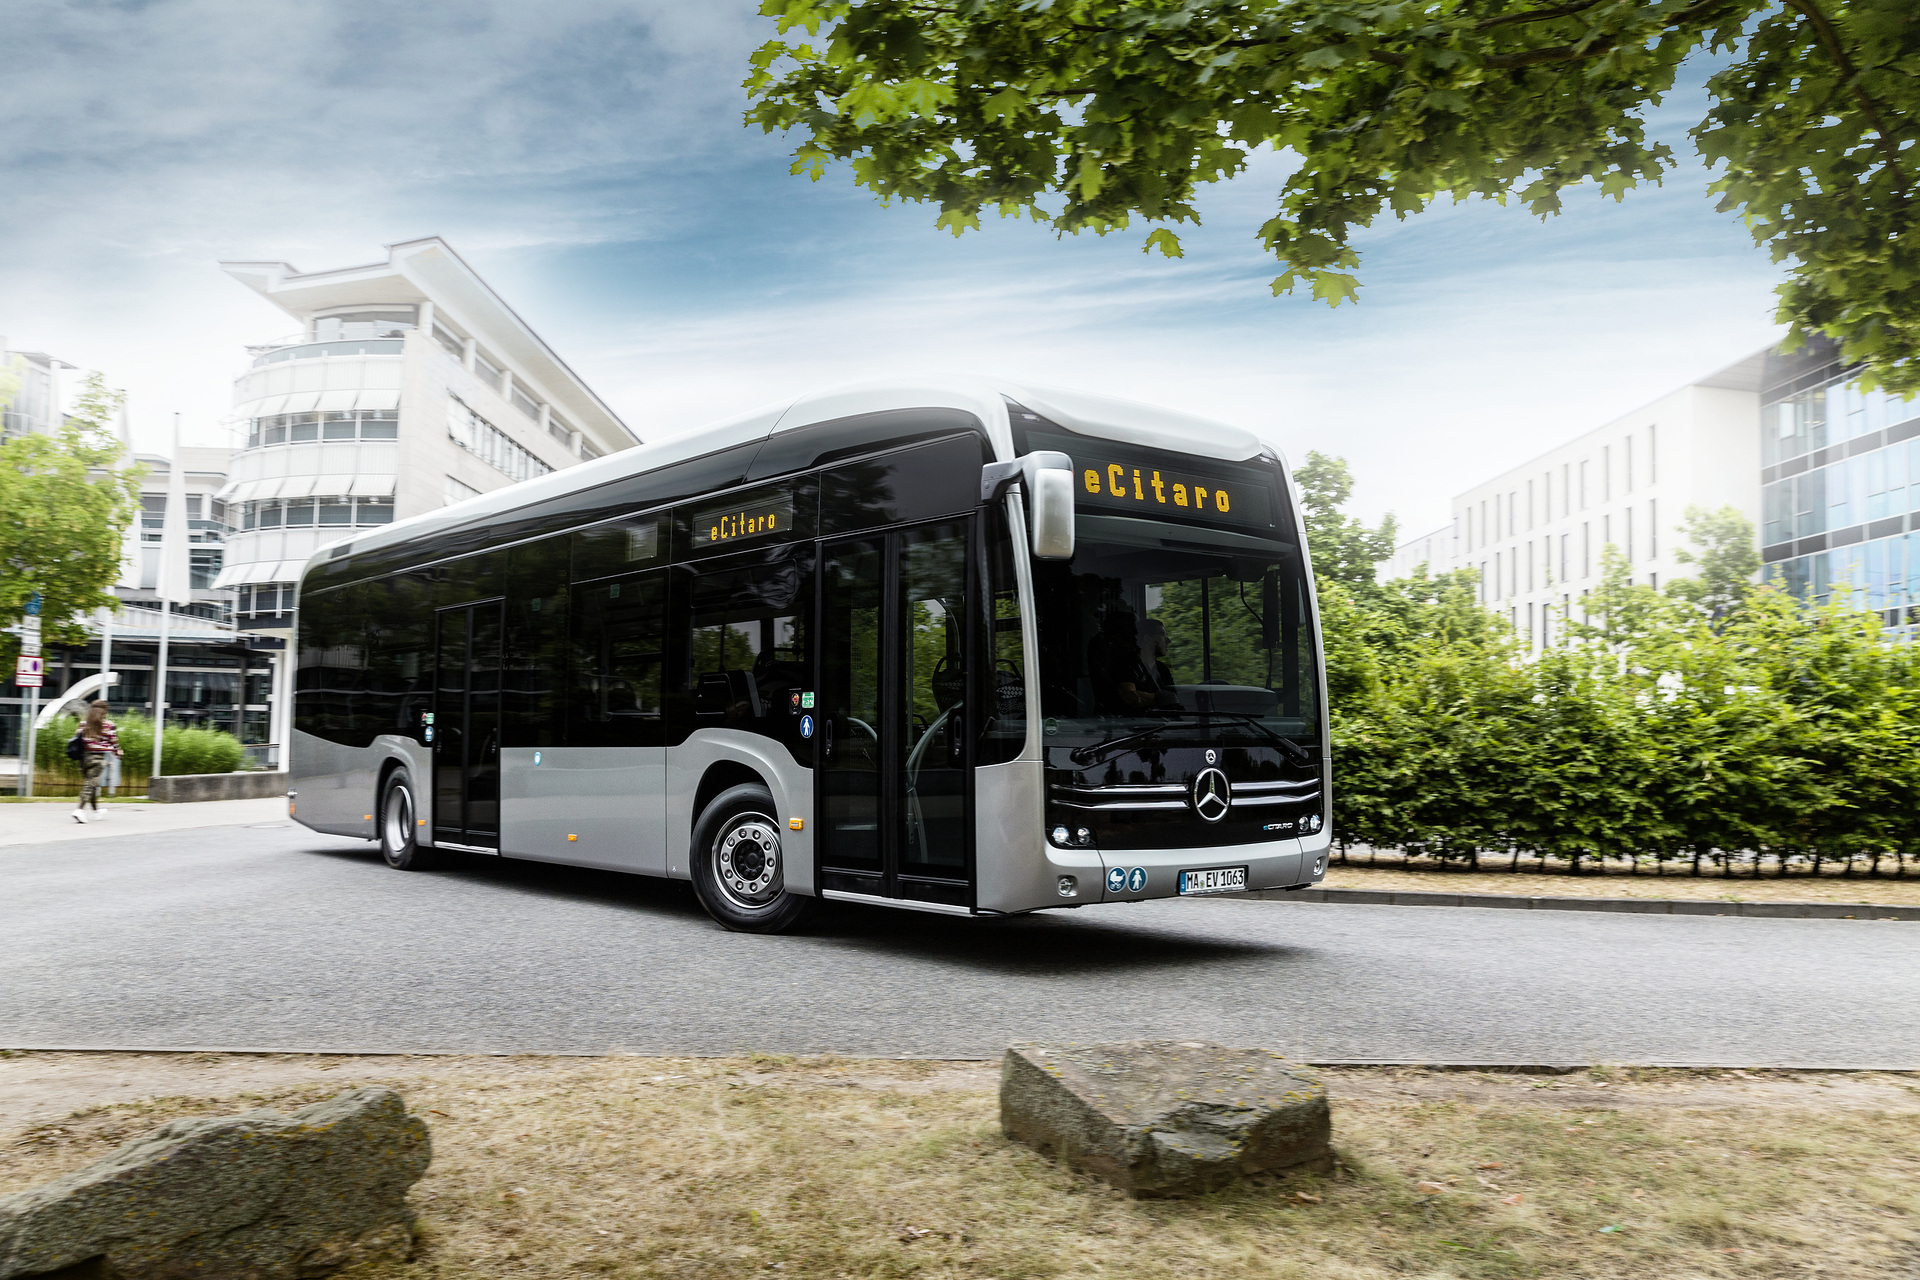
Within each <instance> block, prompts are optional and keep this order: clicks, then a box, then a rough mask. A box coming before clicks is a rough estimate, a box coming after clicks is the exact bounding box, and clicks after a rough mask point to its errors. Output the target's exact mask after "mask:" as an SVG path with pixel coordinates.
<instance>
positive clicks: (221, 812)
mask: <svg viewBox="0 0 1920 1280" xmlns="http://www.w3.org/2000/svg"><path fill="white" fill-rule="evenodd" d="M100 812H101V813H102V814H104V815H106V816H105V817H103V818H101V819H100V820H98V821H95V822H89V823H87V824H86V825H84V826H83V825H81V824H80V823H78V822H75V821H74V820H73V803H72V802H71V801H67V802H65V803H62V802H60V801H58V800H49V801H46V802H44V803H36V804H0V847H4V846H6V845H12V844H43V843H46V842H48V841H53V840H90V839H97V838H99V837H101V836H130V835H137V834H139V833H142V832H148V831H179V830H182V829H184V828H188V827H228V826H242V825H245V824H247V823H253V822H273V821H276V820H278V821H282V822H285V821H289V819H288V818H287V801H286V798H285V797H284V796H265V797H262V798H261V799H258V800H207V801H203V802H200V803H197V804H103V805H101V806H100Z"/></svg>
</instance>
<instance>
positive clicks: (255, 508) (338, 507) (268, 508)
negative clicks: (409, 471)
mask: <svg viewBox="0 0 1920 1280" xmlns="http://www.w3.org/2000/svg"><path fill="white" fill-rule="evenodd" d="M238 505H239V507H240V527H241V528H242V529H279V528H288V529H311V528H314V527H315V526H316V525H318V526H323V527H324V526H331V527H335V528H338V527H342V526H346V525H368V524H391V523H393V499H392V498H390V497H380V498H351V497H345V496H340V497H320V498H266V499H263V500H261V501H259V502H243V503H240V504H238Z"/></svg>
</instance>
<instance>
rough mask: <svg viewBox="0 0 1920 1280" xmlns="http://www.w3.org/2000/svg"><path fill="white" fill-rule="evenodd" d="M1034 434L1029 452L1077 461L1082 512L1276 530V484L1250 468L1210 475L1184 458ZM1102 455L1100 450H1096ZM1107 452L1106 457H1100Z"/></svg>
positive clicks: (1073, 437)
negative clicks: (1163, 458)
mask: <svg viewBox="0 0 1920 1280" xmlns="http://www.w3.org/2000/svg"><path fill="white" fill-rule="evenodd" d="M1041 436H1042V433H1040V432H1034V433H1031V434H1030V436H1029V445H1028V447H1029V448H1035V449H1058V450H1060V451H1061V452H1063V453H1065V454H1066V455H1067V456H1068V457H1070V458H1072V459H1073V468H1074V475H1075V477H1076V481H1075V484H1074V492H1075V494H1076V496H1077V498H1078V503H1077V505H1078V506H1080V507H1081V508H1082V509H1083V510H1085V509H1089V508H1098V509H1102V510H1109V511H1116V512H1125V513H1127V514H1129V515H1141V516H1144V515H1163V516H1170V517H1174V518H1177V519H1186V520H1191V521H1195V522H1202V523H1207V524H1217V525H1237V526H1241V527H1251V528H1261V529H1269V528H1272V527H1273V486H1272V481H1271V480H1268V479H1267V478H1266V477H1264V476H1262V475H1260V473H1258V472H1256V471H1253V470H1251V469H1243V468H1239V467H1235V468H1233V470H1234V472H1237V473H1238V474H1224V473H1223V474H1216V475H1211V476H1210V475H1206V474H1205V473H1204V472H1202V471H1200V470H1198V469H1196V468H1195V467H1194V466H1193V465H1192V460H1191V459H1186V458H1179V459H1176V460H1174V461H1173V462H1172V464H1171V465H1163V464H1162V463H1161V462H1160V461H1159V460H1158V459H1157V458H1156V457H1155V456H1154V455H1151V454H1146V453H1144V452H1141V451H1136V450H1127V451H1126V453H1125V455H1124V456H1123V455H1122V454H1121V452H1120V451H1119V450H1117V449H1114V450H1108V449H1104V448H1103V447H1102V445H1101V442H1099V441H1095V440H1087V439H1084V438H1081V437H1076V436H1061V435H1054V434H1052V433H1050V432H1049V433H1045V437H1044V439H1042V438H1041ZM1096 451H1098V452H1096ZM1102 453H1105V454H1106V455H1107V456H1104V457H1103V456H1101V454H1102Z"/></svg>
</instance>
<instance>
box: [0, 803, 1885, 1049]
mask: <svg viewBox="0 0 1920 1280" xmlns="http://www.w3.org/2000/svg"><path fill="white" fill-rule="evenodd" d="M371 848H372V847H371V846H370V845H367V844H363V843H360V842H357V841H346V840H340V839H335V838H332V837H327V836H317V835H314V834H313V833H311V832H309V831H306V830H305V829H304V828H300V827H295V826H293V825H291V824H290V823H285V822H269V823H264V824H261V825H258V826H254V827H219V828H207V829H201V830H193V831H173V832H158V833H142V834H136V835H130V836H124V837H123V836H114V837H106V838H100V839H90V840H85V841H74V842H70V843H61V844H44V845H15V846H11V847H6V848H0V1047H15V1048H23V1047H56V1046H57V1047H96V1048H111V1047H138V1048H230V1049H241V1048H254V1049H281V1050H311V1051H391V1052H428V1051H440V1050H445V1051H463V1052H604V1051H609V1050H623V1051H633V1052H643V1053H687V1054H706V1053H726V1052H733V1051H738V1050H745V1049H757V1050H763V1051H769V1052H786V1053H799V1052H840V1053H848V1054H875V1055H915V1056H920V1055H928V1056H935V1057H970V1058H984V1057H993V1056H996V1055H997V1054H998V1053H999V1052H1000V1050H1001V1049H1002V1048H1004V1047H1005V1045H1006V1044H1007V1043H1009V1042H1010V1041H1014V1040H1028V1039H1068V1040H1095V1039H1129V1038H1137V1037H1179V1038H1188V1037H1191V1038H1199V1039H1210V1040H1217V1041H1221V1042H1225V1043H1232V1044H1250V1045H1260V1046H1265V1047H1271V1048H1276V1049H1279V1050H1281V1051H1282V1052H1287V1053H1292V1054H1295V1055H1297V1056H1300V1057H1304V1058H1308V1059H1314V1060H1399V1061H1409V1060H1420V1061H1470V1062H1488V1063H1491V1062H1581V1063H1584V1062H1596V1061H1609V1062H1622V1063H1644V1062H1665V1063H1717V1064H1743V1065H1796V1066H1878V1067H1897V1068H1907V1069H1915V1068H1920V1017H1916V1016H1915V1012H1916V1009H1920V1003H1917V1002H1916V995H1915V993H1916V991H1920V924H1913V923H1879V922H1865V921H1832V920H1756V919H1740V918H1717V917H1687V916H1636V915H1620V916H1613V915H1602V914H1591V915H1590V914H1586V913H1568V912H1551V911H1537V912H1515V911H1494V910H1478V909H1472V908H1452V909H1449V908H1418V907H1373V906H1346V905H1338V904H1319V903H1298V902H1284V901H1282V902H1256V901H1233V900H1215V901H1207V902H1154V903H1141V904H1130V905H1115V906H1105V907H1088V908H1083V909H1081V910H1078V911H1063V912H1049V913H1045V914H1042V915H1038V916H1029V917H1023V918H1017V919H1007V920H991V921H968V920H955V919H948V918H945V917H940V916H931V915H923V914H918V913H909V912H894V911H882V910H873V909H863V908H849V907H835V908H832V909H830V910H828V911H826V912H823V913H822V915H821V916H820V917H817V918H816V920H815V922H814V923H813V924H812V925H811V926H810V927H809V929H808V931H807V932H805V933H803V934H800V935H797V936H787V937H772V938H763V937H751V936H744V935H739V934H729V933H725V932H722V931H721V930H720V929H718V928H716V927H715V926H714V925H712V924H711V923H710V922H709V921H708V920H707V918H706V917H705V916H704V915H702V914H701V912H700V910H699V907H698V905H697V904H696V903H695V902H694V900H693V897H692V894H691V893H690V892H689V891H688V890H687V889H686V888H685V886H683V885H677V884H669V883H666V882H661V881H652V880H645V879H639V878H634V877H625V876H617V875H611V874H603V873H598V872H585V871H578V870H574V869H571V868H559V867H548V866H541V865H538V864H532V863H517V862H501V861H497V860H493V859H474V860H472V861H471V862H468V863H466V864H464V865H463V866H461V867H459V868H457V869H454V870H450V871H444V872H435V873H429V874H402V873H400V872H396V871H390V870H388V869H387V868H386V867H385V866H383V865H382V864H381V862H380V860H379V858H378V857H377V856H376V855H375V854H374V853H373V852H372V851H371Z"/></svg>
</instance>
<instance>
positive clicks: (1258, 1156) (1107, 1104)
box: [1000, 1040, 1333, 1196]
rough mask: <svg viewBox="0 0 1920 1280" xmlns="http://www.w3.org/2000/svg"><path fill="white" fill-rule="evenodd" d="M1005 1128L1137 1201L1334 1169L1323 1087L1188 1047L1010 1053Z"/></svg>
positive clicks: (1022, 1048) (1233, 1055)
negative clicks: (1276, 1173)
mask: <svg viewBox="0 0 1920 1280" xmlns="http://www.w3.org/2000/svg"><path fill="white" fill-rule="evenodd" d="M1000 1124H1001V1127H1002V1128H1003V1129H1004V1130H1005V1131H1006V1134H1007V1136H1008V1137H1010V1138H1013V1139H1016V1140H1018V1141H1020V1142H1024V1143H1026V1144H1028V1145H1029V1146H1032V1147H1035V1148H1037V1149H1039V1150H1040V1151H1043V1152H1045V1153H1047V1154H1048V1155H1050V1156H1052V1157H1054V1158H1055V1159H1056V1160H1060V1161H1062V1162H1063V1163H1066V1164H1070V1165H1073V1166H1075V1167H1076V1168H1080V1169H1085V1170H1086V1171H1087V1172H1089V1173H1092V1174H1095V1175H1097V1176H1099V1177H1101V1178H1104V1179H1106V1180H1107V1181H1108V1182H1111V1183H1112V1184H1113V1185H1114V1186H1116V1187H1119V1188H1120V1189H1121V1190H1123V1191H1126V1192H1128V1193H1130V1194H1132V1195H1136V1196H1169V1195H1182V1194H1187V1193H1191V1192H1198V1191H1206V1190H1209V1189H1211V1188H1214V1187H1218V1186H1221V1185H1223V1184H1225V1183H1227V1182H1230V1181H1232V1180H1233V1179H1234V1178H1237V1177H1240V1176H1242V1175H1244V1174H1249V1173H1259V1172H1262V1171H1265V1170H1274V1169H1301V1170H1308V1169H1313V1170H1326V1169H1329V1168H1331V1167H1332V1162H1333V1155H1332V1152H1331V1150H1330V1149H1329V1148H1328V1146H1327V1142H1328V1139H1329V1138H1330V1137H1331V1136H1332V1131H1333V1126H1332V1121H1331V1120H1330V1118H1329V1116H1328V1114H1327V1091H1326V1088H1325V1087H1324V1086H1323V1085H1321V1083H1320V1082H1319V1081H1318V1080H1317V1079H1315V1078H1314V1077H1313V1076H1311V1075H1308V1074H1306V1073H1305V1072H1304V1071H1302V1070H1301V1069H1300V1068H1298V1067H1295V1066H1291V1065H1289V1064H1288V1062H1287V1060H1286V1059H1285V1058H1283V1057H1281V1056H1280V1055H1279V1054H1277V1053H1268V1052H1266V1051H1265V1050H1261V1049H1224V1048H1221V1047H1220V1046H1219V1045H1213V1044H1201V1043H1198V1042H1196V1041H1191V1040H1181V1041H1173V1040H1137V1041H1134V1042H1132V1043H1130V1044H1096V1045H1078V1044H1075V1045H1039V1044H1023V1045H1014V1046H1013V1047H1011V1048H1009V1049H1008V1050H1007V1056H1006V1058H1005V1059H1004V1060H1003V1062H1002V1063H1001V1067H1000Z"/></svg>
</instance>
